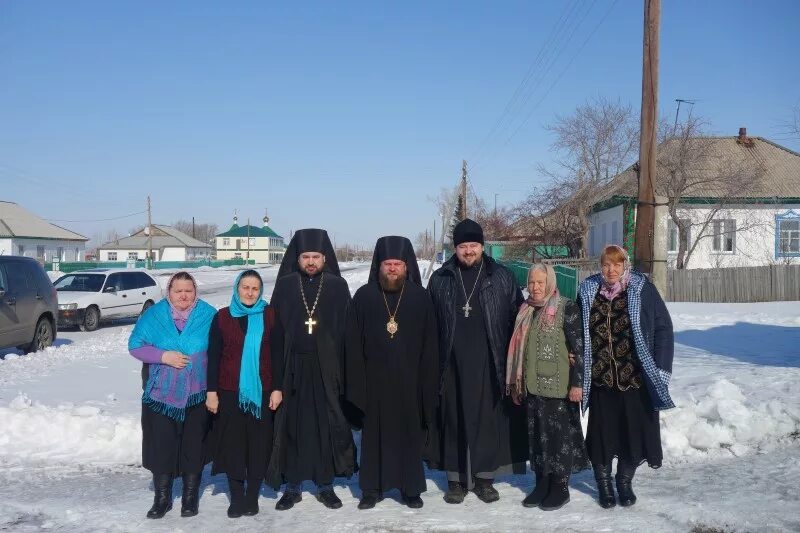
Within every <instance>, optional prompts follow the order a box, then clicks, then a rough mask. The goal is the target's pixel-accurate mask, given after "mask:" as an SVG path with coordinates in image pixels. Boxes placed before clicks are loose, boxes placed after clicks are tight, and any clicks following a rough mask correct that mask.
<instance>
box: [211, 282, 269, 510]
mask: <svg viewBox="0 0 800 533" xmlns="http://www.w3.org/2000/svg"><path fill="white" fill-rule="evenodd" d="M263 293H264V284H263V281H262V280H261V276H259V274H258V272H256V271H255V270H245V271H244V272H242V273H241V274H239V276H238V277H237V278H236V283H235V285H234V288H233V297H232V298H231V305H230V306H229V307H224V308H222V309H220V310H219V311H218V312H217V314H216V316H215V317H214V320H213V321H212V323H211V331H210V333H209V342H208V397H207V399H206V407H207V408H208V410H209V411H211V413H213V414H215V415H216V419H215V421H214V430H213V436H212V439H211V440H212V444H211V448H212V449H211V455H212V457H213V461H214V462H213V467H212V469H211V473H212V474H217V473H220V472H224V473H225V474H227V476H228V486H229V488H230V497H231V503H230V506H229V507H228V516H229V517H230V518H238V517H240V516H242V515H246V516H252V515H255V514H258V494H259V491H260V490H261V482H262V480H263V479H264V475H265V473H266V470H267V464H268V462H269V457H270V454H271V451H272V411H274V410H275V409H277V408H278V406H279V405H280V403H281V401H282V399H283V397H282V395H281V392H280V391H273V387H272V383H273V382H277V381H276V380H275V379H274V376H277V375H278V374H275V370H276V369H275V366H274V365H273V363H272V360H271V355H270V349H269V339H270V331H271V330H272V325H273V324H274V322H275V315H274V312H273V311H272V308H271V307H269V306H268V305H267V302H265V301H264V300H263V299H262V298H261V295H262V294H263ZM245 481H247V490H246V492H245Z"/></svg>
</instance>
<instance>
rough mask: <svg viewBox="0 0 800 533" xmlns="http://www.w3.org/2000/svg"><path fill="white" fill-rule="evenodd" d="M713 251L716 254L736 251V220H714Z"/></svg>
mask: <svg viewBox="0 0 800 533" xmlns="http://www.w3.org/2000/svg"><path fill="white" fill-rule="evenodd" d="M711 231H712V232H713V233H712V241H711V249H712V250H714V251H715V252H730V253H733V252H735V251H736V220H734V219H725V220H714V221H712V222H711Z"/></svg>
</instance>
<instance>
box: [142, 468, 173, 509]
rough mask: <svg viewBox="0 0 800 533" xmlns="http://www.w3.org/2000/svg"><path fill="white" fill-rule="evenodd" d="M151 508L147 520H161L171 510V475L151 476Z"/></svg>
mask: <svg viewBox="0 0 800 533" xmlns="http://www.w3.org/2000/svg"><path fill="white" fill-rule="evenodd" d="M153 492H155V496H154V497H153V506H152V507H151V508H150V510H149V511H147V518H163V517H164V515H165V514H167V511H169V510H170V509H172V474H153Z"/></svg>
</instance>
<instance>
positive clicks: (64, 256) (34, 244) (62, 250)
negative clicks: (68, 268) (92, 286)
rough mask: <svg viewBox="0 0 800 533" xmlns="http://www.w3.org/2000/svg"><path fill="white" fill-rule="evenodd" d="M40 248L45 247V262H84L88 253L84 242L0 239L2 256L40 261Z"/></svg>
mask: <svg viewBox="0 0 800 533" xmlns="http://www.w3.org/2000/svg"><path fill="white" fill-rule="evenodd" d="M20 246H22V247H23V251H22V253H19V247H20ZM40 246H42V247H44V260H45V261H52V260H53V258H54V257H58V258H59V259H61V261H64V262H71V261H82V260H83V256H84V253H85V252H86V243H85V242H83V241H60V240H55V239H54V240H48V239H19V238H6V239H0V254H2V255H23V256H25V257H33V258H34V259H38V258H39V247H40Z"/></svg>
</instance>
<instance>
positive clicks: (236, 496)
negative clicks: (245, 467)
mask: <svg viewBox="0 0 800 533" xmlns="http://www.w3.org/2000/svg"><path fill="white" fill-rule="evenodd" d="M228 490H230V493H231V504H230V505H229V506H228V518H239V517H241V516H242V514H243V513H244V480H242V479H233V478H232V477H230V476H228Z"/></svg>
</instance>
